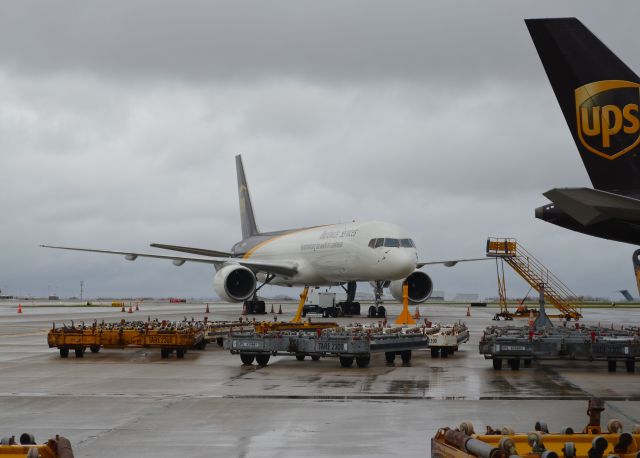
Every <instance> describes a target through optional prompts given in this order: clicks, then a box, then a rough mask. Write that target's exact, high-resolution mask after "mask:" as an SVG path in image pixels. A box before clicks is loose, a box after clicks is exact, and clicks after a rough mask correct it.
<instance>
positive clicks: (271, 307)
mask: <svg viewBox="0 0 640 458" xmlns="http://www.w3.org/2000/svg"><path fill="white" fill-rule="evenodd" d="M269 313H276V312H274V311H273V304H271V312H269Z"/></svg>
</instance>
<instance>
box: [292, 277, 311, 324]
mask: <svg viewBox="0 0 640 458" xmlns="http://www.w3.org/2000/svg"><path fill="white" fill-rule="evenodd" d="M308 295H309V287H308V286H305V287H304V289H303V290H302V294H300V302H298V310H297V311H296V316H295V317H294V318H293V320H291V322H292V323H300V321H302V309H303V308H304V303H305V302H307V296H308Z"/></svg>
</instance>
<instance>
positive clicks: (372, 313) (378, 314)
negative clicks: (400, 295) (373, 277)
mask: <svg viewBox="0 0 640 458" xmlns="http://www.w3.org/2000/svg"><path fill="white" fill-rule="evenodd" d="M383 288H384V282H383V281H376V282H375V285H374V287H373V294H374V296H375V305H371V306H370V307H369V311H368V313H367V316H368V317H369V318H386V317H387V309H385V307H384V305H382V292H383Z"/></svg>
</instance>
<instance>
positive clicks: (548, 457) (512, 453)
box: [431, 399, 640, 458]
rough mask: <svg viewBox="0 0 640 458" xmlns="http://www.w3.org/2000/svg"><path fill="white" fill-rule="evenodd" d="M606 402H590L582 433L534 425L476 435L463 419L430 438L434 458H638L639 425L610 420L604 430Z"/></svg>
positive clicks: (639, 443) (539, 423) (540, 423)
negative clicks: (530, 428) (625, 426)
mask: <svg viewBox="0 0 640 458" xmlns="http://www.w3.org/2000/svg"><path fill="white" fill-rule="evenodd" d="M603 410H604V402H603V401H602V400H600V399H592V400H590V401H589V408H588V410H587V413H588V414H589V416H590V422H589V424H588V425H587V426H586V427H585V428H584V430H583V431H582V432H581V433H575V432H574V431H573V429H571V428H564V429H563V430H562V431H561V432H559V433H549V431H548V428H547V425H546V424H545V423H542V422H537V423H536V424H535V431H534V432H531V433H514V432H513V430H512V429H511V428H510V427H503V428H501V429H499V430H493V428H491V427H490V426H487V434H481V435H479V434H475V432H474V430H473V425H471V423H469V422H463V423H461V424H460V426H459V427H458V428H456V429H450V428H442V429H440V430H438V432H437V433H436V435H435V437H433V439H431V457H432V458H509V457H511V458H514V457H523V458H558V457H564V458H605V457H609V456H616V457H619V458H636V457H637V456H638V451H639V450H640V425H635V426H634V427H633V428H632V430H631V432H625V431H623V425H622V422H620V421H619V420H610V421H609V422H608V423H607V428H606V429H607V432H606V433H602V431H601V427H600V413H601V412H602V411H603Z"/></svg>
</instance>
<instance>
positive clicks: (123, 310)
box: [120, 302, 126, 312]
mask: <svg viewBox="0 0 640 458" xmlns="http://www.w3.org/2000/svg"><path fill="white" fill-rule="evenodd" d="M120 311H121V312H126V310H125V309H124V302H123V303H122V310H120Z"/></svg>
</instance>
